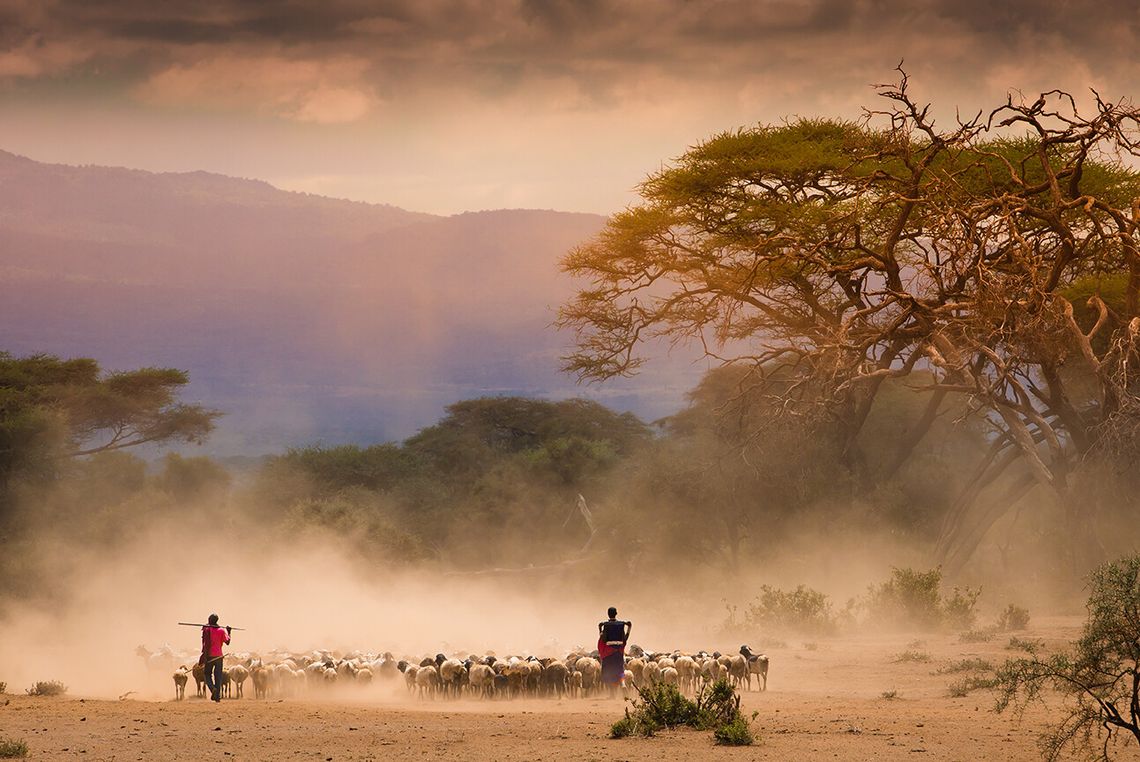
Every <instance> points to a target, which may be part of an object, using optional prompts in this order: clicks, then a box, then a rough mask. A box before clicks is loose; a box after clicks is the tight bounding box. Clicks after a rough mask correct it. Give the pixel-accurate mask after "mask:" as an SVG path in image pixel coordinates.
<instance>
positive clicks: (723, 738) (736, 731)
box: [713, 714, 756, 746]
mask: <svg viewBox="0 0 1140 762" xmlns="http://www.w3.org/2000/svg"><path fill="white" fill-rule="evenodd" d="M713 739H714V740H715V741H716V743H717V745H719V746H751V745H752V744H753V743H754V742H755V740H756V739H755V737H754V736H753V735H752V728H751V727H749V725H748V720H746V719H744V717H743V715H740V714H737V715H736V717H734V718H733V719H732V720H731V721H729V722H726V723H724V724H723V725H718V726H717V727H716V728H715V729H714V730H713Z"/></svg>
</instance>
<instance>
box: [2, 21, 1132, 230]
mask: <svg viewBox="0 0 1140 762" xmlns="http://www.w3.org/2000/svg"><path fill="white" fill-rule="evenodd" d="M1138 43H1140V14H1137V13H1136V9H1135V7H1134V4H1133V3H1132V2H1131V1H1125V0H1097V1H1096V2H1093V1H1092V0H1073V1H1071V2H1060V1H1054V2H1044V1H1043V2H1034V1H1032V0H1012V1H1011V2H1001V0H855V1H854V2H844V1H843V0H752V1H748V0H577V1H574V0H321V1H320V2H313V1H309V2H302V1H300V0H293V1H288V0H287V1H285V2H270V1H269V0H249V1H246V2H239V1H238V0H195V2H155V1H154V0H0V149H3V150H7V151H11V152H13V153H18V154H22V155H25V156H28V157H30V158H33V159H36V160H39V161H46V162H60V163H68V164H101V165H114V166H127V167H133V168H138V169H147V170H153V171H191V170H207V171H212V172H219V173H223V174H227V175H233V176H238V177H250V178H258V179H264V180H268V181H269V182H271V183H273V184H274V185H276V186H278V187H282V188H286V189H289V190H299V191H306V192H311V193H318V194H322V195H329V196H336V197H341V198H350V199H355V200H360V201H369V202H377V203H389V204H394V205H396V206H400V207H403V208H406V209H411V210H415V211H425V212H432V213H438V214H454V213H458V212H462V211H473V210H482V209H497V208H538V209H559V210H565V211H581V212H594V213H600V214H610V213H613V212H616V211H619V210H620V209H622V208H623V207H625V206H627V205H629V204H631V203H635V202H636V200H637V196H636V186H637V184H638V182H639V181H641V180H642V179H644V178H645V176H646V175H647V174H649V173H651V172H653V171H654V170H656V169H658V168H660V167H661V166H662V165H663V164H665V163H668V161H669V160H670V159H672V158H674V157H676V156H678V155H680V154H682V153H683V152H684V151H685V149H686V148H687V147H688V146H690V145H693V144H694V143H696V142H698V141H700V140H702V139H704V138H708V137H711V136H712V135H714V134H716V133H718V132H722V131H725V130H734V129H737V128H740V127H747V126H751V125H755V124H757V123H760V122H769V123H770V122H778V121H780V120H782V119H785V118H794V117H796V116H831V117H840V118H857V117H859V116H860V114H861V113H862V109H863V108H865V107H872V108H873V107H875V101H876V95H875V89H874V85H875V84H876V83H884V82H891V81H893V80H894V78H895V76H896V72H895V67H896V66H897V65H898V64H899V63H900V61H902V62H903V66H904V67H905V69H906V71H907V73H908V75H909V76H910V84H911V91H912V93H913V94H914V95H915V97H916V98H918V99H919V100H922V101H924V102H927V101H929V102H932V103H933V104H934V113H935V114H937V115H938V116H939V118H940V119H942V120H943V123H948V122H950V121H951V120H953V118H954V116H955V113H956V110H958V111H960V112H961V113H963V114H970V115H972V113H973V112H974V111H976V110H978V109H982V108H985V109H986V110H987V111H988V110H989V109H992V108H994V107H996V106H998V105H1000V104H1001V103H1002V102H1004V101H1005V99H1006V97H1007V96H1009V95H1012V96H1013V97H1015V98H1020V97H1023V95H1024V96H1029V97H1031V99H1032V98H1035V97H1036V94H1037V93H1038V92H1040V91H1042V90H1047V89H1052V88H1062V89H1066V90H1069V91H1071V92H1074V93H1078V94H1080V93H1087V92H1088V91H1089V88H1095V89H1096V90H1097V91H1098V92H1100V94H1101V95H1102V96H1104V97H1105V98H1106V99H1109V100H1119V99H1122V98H1131V97H1132V96H1133V95H1135V94H1136V91H1137V89H1140V85H1138V84H1137V83H1140V56H1137V55H1136V53H1135V51H1136V49H1137V44H1138Z"/></svg>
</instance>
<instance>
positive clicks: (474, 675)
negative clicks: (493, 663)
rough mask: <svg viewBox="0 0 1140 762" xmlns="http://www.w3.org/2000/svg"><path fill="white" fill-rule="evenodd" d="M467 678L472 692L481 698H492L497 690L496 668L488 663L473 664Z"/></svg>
mask: <svg viewBox="0 0 1140 762" xmlns="http://www.w3.org/2000/svg"><path fill="white" fill-rule="evenodd" d="M467 679H468V682H469V684H470V685H471V691H472V693H474V694H475V695H477V696H478V697H479V698H491V695H492V694H493V693H494V690H495V670H493V669H491V668H490V667H489V666H487V665H486V664H472V665H471V669H470V670H469V672H468V675H467Z"/></svg>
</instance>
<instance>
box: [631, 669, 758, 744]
mask: <svg viewBox="0 0 1140 762" xmlns="http://www.w3.org/2000/svg"><path fill="white" fill-rule="evenodd" d="M634 688H635V689H636V690H637V694H638V698H636V699H634V700H633V709H632V711H631V710H630V708H629V707H627V708H626V710H625V716H624V717H622V718H621V719H620V720H618V721H617V722H615V723H614V724H613V725H612V726H611V727H610V737H611V738H626V737H628V736H632V735H639V736H646V737H648V736H652V735H653V734H654V733H656V732H657V731H658V730H660V729H662V728H676V727H681V726H688V727H692V728H696V729H698V730H712V731H713V735H714V737H715V738H716V739H717V743H718V744H726V745H734V746H739V745H747V744H751V743H752V731H751V729H750V728H749V727H748V723H747V721H746V720H745V719H744V717H743V716H742V715H741V714H740V696H738V695H737V694H736V691H735V690H733V688H732V685H731V684H730V683H729V682H728V681H727V680H717V681H716V682H714V683H711V684H709V683H706V684H705V685H703V686H702V687H701V690H700V691H699V692H698V693H697V698H696V701H691V700H689V699H688V698H686V697H685V696H684V695H682V694H681V692H680V691H679V690H677V687H676V686H675V685H664V684H659V685H653V686H650V687H648V688H640V687H638V686H637V685H634ZM753 718H755V715H753ZM741 725H743V729H742V728H741ZM722 738H723V740H722Z"/></svg>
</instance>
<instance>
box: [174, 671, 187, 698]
mask: <svg viewBox="0 0 1140 762" xmlns="http://www.w3.org/2000/svg"><path fill="white" fill-rule="evenodd" d="M189 679H190V673H189V672H188V671H187V669H186V667H179V668H178V669H176V670H175V671H174V700H175V701H181V700H182V699H184V698H186V683H187V681H188V680H189Z"/></svg>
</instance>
